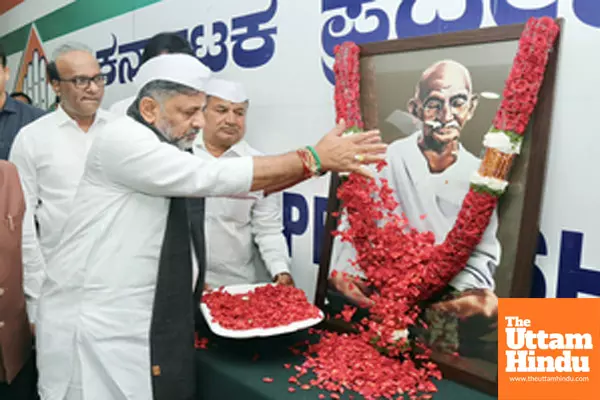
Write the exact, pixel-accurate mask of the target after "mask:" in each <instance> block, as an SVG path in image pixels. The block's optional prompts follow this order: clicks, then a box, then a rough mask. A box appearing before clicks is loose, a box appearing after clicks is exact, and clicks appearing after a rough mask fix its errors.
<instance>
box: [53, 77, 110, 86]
mask: <svg viewBox="0 0 600 400" xmlns="http://www.w3.org/2000/svg"><path fill="white" fill-rule="evenodd" d="M59 81H61V82H71V83H72V84H73V85H74V86H75V87H76V88H78V89H87V88H88V87H89V86H90V85H91V83H92V82H94V83H95V84H96V86H98V87H103V86H104V85H106V75H104V74H98V75H96V76H92V77H89V76H76V77H73V78H71V79H63V78H60V79H59Z"/></svg>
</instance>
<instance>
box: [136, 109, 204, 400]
mask: <svg viewBox="0 0 600 400" xmlns="http://www.w3.org/2000/svg"><path fill="white" fill-rule="evenodd" d="M138 110H139V100H136V101H135V102H134V103H133V104H132V105H131V106H130V107H129V109H128V110H127V115H128V116H130V117H132V118H133V119H135V120H136V121H137V122H139V123H141V124H143V125H144V126H146V127H148V128H150V129H151V130H152V131H153V132H154V133H155V134H156V135H157V136H158V138H159V139H160V140H162V141H164V142H168V140H167V139H166V138H165V137H164V136H163V135H162V134H161V133H160V132H159V131H158V130H157V129H156V128H154V127H153V126H151V125H150V124H148V123H147V122H146V121H145V120H144V119H143V118H142V116H141V115H140V113H139V111H138ZM171 144H172V143H171ZM190 238H191V239H192V241H193V243H194V252H195V255H196V258H197V261H198V270H199V274H198V279H197V280H196V290H195V291H194V293H193V295H192V290H191V289H192V280H193V273H192V269H193V267H192V257H191V248H190ZM205 267H206V255H205V243H204V198H193V199H192V198H190V199H186V198H176V197H173V198H171V201H170V205H169V214H168V217H167V226H166V229H165V236H164V239H163V243H162V248H161V252H160V259H159V265H158V276H157V280H156V291H155V295H154V305H153V309H152V322H151V326H150V361H151V366H152V371H149V372H151V374H152V391H153V399H154V400H194V399H195V394H196V393H195V392H196V370H195V366H196V363H195V349H194V328H195V324H194V317H195V316H196V315H197V312H198V305H199V302H200V298H201V296H202V289H203V287H204V274H205V269H206V268H205Z"/></svg>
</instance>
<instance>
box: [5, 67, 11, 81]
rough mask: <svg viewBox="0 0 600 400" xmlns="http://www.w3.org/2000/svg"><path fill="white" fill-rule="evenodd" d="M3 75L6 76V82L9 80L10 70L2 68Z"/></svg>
mask: <svg viewBox="0 0 600 400" xmlns="http://www.w3.org/2000/svg"><path fill="white" fill-rule="evenodd" d="M4 75H6V81H7V82H8V81H9V80H10V68H8V67H4Z"/></svg>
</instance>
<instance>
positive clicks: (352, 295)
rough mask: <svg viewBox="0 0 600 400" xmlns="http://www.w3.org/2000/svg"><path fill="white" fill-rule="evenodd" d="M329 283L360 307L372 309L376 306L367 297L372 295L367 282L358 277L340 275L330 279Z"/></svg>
mask: <svg viewBox="0 0 600 400" xmlns="http://www.w3.org/2000/svg"><path fill="white" fill-rule="evenodd" d="M329 283H330V284H331V285H332V286H333V287H334V288H335V289H336V290H337V291H338V292H340V293H342V294H343V295H344V296H345V297H346V298H347V299H348V300H351V301H352V302H353V303H356V304H357V305H359V306H360V307H370V306H372V305H373V304H375V302H374V301H373V300H371V299H370V298H368V297H367V296H368V295H369V293H370V289H369V288H368V286H367V282H365V281H364V280H362V279H360V278H358V277H355V276H351V275H347V274H342V273H338V274H336V275H335V276H332V277H331V278H329Z"/></svg>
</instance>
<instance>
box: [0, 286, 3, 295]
mask: <svg viewBox="0 0 600 400" xmlns="http://www.w3.org/2000/svg"><path fill="white" fill-rule="evenodd" d="M3 294H4V288H1V287H0V296H2V295H3Z"/></svg>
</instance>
